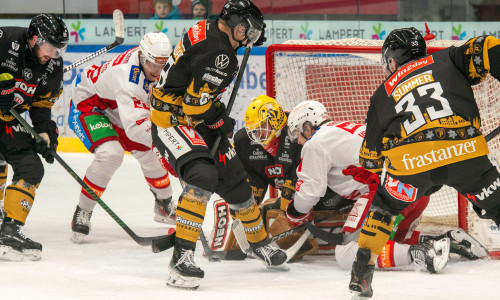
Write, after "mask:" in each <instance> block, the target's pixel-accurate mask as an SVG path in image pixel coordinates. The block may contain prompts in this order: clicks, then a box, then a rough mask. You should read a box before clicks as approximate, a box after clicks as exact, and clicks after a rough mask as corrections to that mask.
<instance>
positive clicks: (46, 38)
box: [28, 14, 69, 54]
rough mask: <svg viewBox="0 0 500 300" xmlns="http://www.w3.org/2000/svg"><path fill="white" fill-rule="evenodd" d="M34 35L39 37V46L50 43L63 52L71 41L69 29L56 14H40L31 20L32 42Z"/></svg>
mask: <svg viewBox="0 0 500 300" xmlns="http://www.w3.org/2000/svg"><path fill="white" fill-rule="evenodd" d="M34 35H36V36H38V40H37V45H39V46H40V45H41V44H43V43H48V44H50V45H51V46H53V47H55V48H57V49H61V50H65V49H66V46H67V44H68V40H69V34H68V28H66V25H65V24H64V22H63V21H62V20H61V18H59V17H58V16H56V15H54V14H39V15H37V16H36V17H34V18H33V19H32V20H31V22H30V26H29V27H28V39H30V40H31V38H33V36H34ZM62 52H64V51H62ZM61 54H62V53H61Z"/></svg>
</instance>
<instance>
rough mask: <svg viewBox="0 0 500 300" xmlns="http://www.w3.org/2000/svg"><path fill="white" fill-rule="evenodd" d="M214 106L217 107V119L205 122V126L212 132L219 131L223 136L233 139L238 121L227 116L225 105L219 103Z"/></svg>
mask: <svg viewBox="0 0 500 300" xmlns="http://www.w3.org/2000/svg"><path fill="white" fill-rule="evenodd" d="M214 105H215V106H216V107H217V113H216V117H215V118H214V119H213V120H211V121H210V122H207V121H205V124H206V125H207V126H208V128H210V129H212V130H218V131H219V132H220V134H221V135H222V136H225V137H227V138H231V137H232V136H233V131H234V125H235V124H236V121H235V120H234V119H233V118H231V117H229V116H228V115H227V112H226V107H225V105H224V103H222V102H219V101H217V102H215V103H214Z"/></svg>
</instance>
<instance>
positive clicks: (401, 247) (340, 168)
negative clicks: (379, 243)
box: [287, 101, 487, 273]
mask: <svg viewBox="0 0 500 300" xmlns="http://www.w3.org/2000/svg"><path fill="white" fill-rule="evenodd" d="M288 128H289V131H290V133H289V136H290V137H291V138H292V141H296V142H297V143H299V144H302V145H303V148H302V153H301V156H302V157H301V162H300V165H299V167H298V170H297V176H298V180H297V185H296V192H295V196H294V200H292V201H291V202H290V203H289V204H288V207H287V216H288V219H289V220H290V223H291V224H292V225H293V226H298V225H301V224H303V223H304V222H306V221H311V220H312V215H311V213H310V211H311V210H312V209H314V212H316V213H317V211H318V210H320V209H324V207H325V206H327V205H330V203H331V202H332V199H331V198H329V197H325V196H326V195H327V191H328V190H332V191H334V192H335V193H337V194H339V195H342V198H341V199H342V201H343V203H347V202H349V201H351V202H355V204H354V206H353V208H352V210H351V212H350V213H349V216H347V219H346V221H345V224H344V225H343V229H342V232H343V233H344V234H355V233H354V232H357V231H358V229H359V228H360V227H361V225H362V222H363V220H364V219H365V217H366V215H367V213H368V210H369V208H370V205H371V203H372V199H373V197H374V194H375V191H376V189H377V187H378V185H379V176H378V175H377V174H374V173H371V172H369V171H367V170H365V169H364V168H362V167H361V166H360V165H359V163H358V152H357V149H359V148H358V147H360V146H361V143H362V141H363V137H364V135H365V126H363V125H361V124H354V123H350V122H333V121H331V119H330V117H329V116H328V114H327V111H326V109H325V107H324V106H323V105H322V104H321V103H319V102H316V101H305V102H302V103H300V104H299V105H297V106H296V107H295V108H294V109H293V110H292V111H291V113H290V115H289V118H288ZM325 194H326V195H325ZM428 202H429V197H423V198H422V199H421V200H420V201H418V202H416V204H414V205H410V206H409V207H408V208H406V209H405V210H404V211H403V212H402V213H401V217H400V220H401V219H402V221H400V223H399V226H398V227H397V231H396V232H395V233H394V238H393V239H392V240H391V241H389V242H388V243H387V244H386V245H385V248H384V252H383V253H384V255H383V256H381V259H379V261H378V266H379V267H380V268H388V267H396V266H405V265H409V264H411V263H412V262H414V263H415V264H416V265H417V266H418V267H421V268H423V269H426V270H428V271H429V272H431V273H435V272H438V271H440V270H442V269H443V268H444V267H445V266H446V263H447V261H448V254H449V252H450V246H451V252H453V253H457V254H461V255H463V256H465V257H467V258H469V259H476V258H479V257H482V256H485V255H487V251H486V250H485V249H484V247H482V246H481V245H480V244H479V243H478V242H477V241H476V240H475V239H473V238H472V237H471V236H469V235H468V234H467V233H466V232H464V231H463V230H461V229H456V230H453V231H450V232H448V233H447V234H445V235H443V236H439V237H432V236H423V235H421V234H420V232H418V231H414V229H415V227H416V226H417V225H418V222H419V220H420V218H421V215H422V212H423V211H424V209H425V208H426V207H427V204H428ZM344 205H347V204H344ZM450 240H451V241H450ZM356 250H357V243H356V242H350V243H348V244H347V245H338V246H337V247H336V248H335V257H336V259H337V261H338V263H339V265H340V266H341V267H343V268H346V269H350V266H351V265H352V262H353V261H354V257H355V252H356Z"/></svg>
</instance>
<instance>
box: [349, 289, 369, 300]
mask: <svg viewBox="0 0 500 300" xmlns="http://www.w3.org/2000/svg"><path fill="white" fill-rule="evenodd" d="M370 298H371V297H366V296H361V293H360V292H355V291H351V300H364V299H370Z"/></svg>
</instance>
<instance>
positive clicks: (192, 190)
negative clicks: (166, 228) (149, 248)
mask: <svg viewBox="0 0 500 300" xmlns="http://www.w3.org/2000/svg"><path fill="white" fill-rule="evenodd" d="M211 195H212V193H210V192H208V191H205V190H203V189H201V188H199V187H196V186H194V185H191V184H188V185H186V186H185V187H184V190H183V191H182V193H181V195H180V197H179V203H178V205H177V215H176V236H177V239H182V240H184V244H185V245H188V246H191V247H193V248H194V247H195V246H196V241H197V240H198V236H199V235H200V231H201V226H202V224H203V220H204V218H205V211H206V208H207V202H208V200H209V199H210V196H211Z"/></svg>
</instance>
